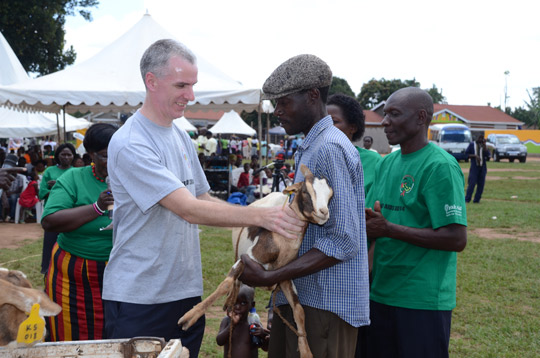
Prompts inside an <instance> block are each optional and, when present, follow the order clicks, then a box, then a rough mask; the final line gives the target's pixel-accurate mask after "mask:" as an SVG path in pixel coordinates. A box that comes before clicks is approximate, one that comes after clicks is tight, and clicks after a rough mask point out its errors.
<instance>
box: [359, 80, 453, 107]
mask: <svg viewBox="0 0 540 358" xmlns="http://www.w3.org/2000/svg"><path fill="white" fill-rule="evenodd" d="M405 87H420V82H417V81H416V79H414V78H413V79H412V80H405V81H402V80H396V79H394V80H385V79H384V78H381V79H380V80H376V79H374V78H372V79H371V80H370V81H369V82H368V83H364V84H363V85H362V89H361V90H360V93H359V94H358V97H357V99H358V102H360V104H361V105H362V107H364V108H366V109H370V108H373V107H375V106H376V105H378V104H379V103H381V102H383V101H386V100H387V99H388V97H390V95H391V94H392V93H394V92H395V91H397V90H398V89H401V88H405ZM425 91H426V92H427V93H429V95H430V96H431V98H433V103H446V97H444V96H443V94H442V89H441V90H439V89H438V88H437V87H436V86H435V85H433V86H432V87H431V88H428V89H426V90H425Z"/></svg>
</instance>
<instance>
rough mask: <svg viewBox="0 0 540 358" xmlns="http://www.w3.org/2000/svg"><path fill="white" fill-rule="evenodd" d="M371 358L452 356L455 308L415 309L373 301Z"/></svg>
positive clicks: (371, 313)
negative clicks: (451, 331) (444, 309)
mask: <svg viewBox="0 0 540 358" xmlns="http://www.w3.org/2000/svg"><path fill="white" fill-rule="evenodd" d="M370 315H371V326H370V327H369V330H368V335H367V356H368V357H369V358H389V357H392V358H448V345H449V343H450V326H451V321H452V311H430V310H415V309H408V308H402V307H394V306H388V305H384V304H381V303H377V302H374V301H370Z"/></svg>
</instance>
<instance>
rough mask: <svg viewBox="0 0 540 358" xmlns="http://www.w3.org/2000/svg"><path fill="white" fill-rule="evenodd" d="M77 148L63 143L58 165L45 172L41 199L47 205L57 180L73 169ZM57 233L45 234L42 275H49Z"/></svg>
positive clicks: (57, 158)
mask: <svg viewBox="0 0 540 358" xmlns="http://www.w3.org/2000/svg"><path fill="white" fill-rule="evenodd" d="M75 154H76V152H75V147H74V146H73V145H72V144H71V143H62V144H60V145H59V146H58V148H57V149H56V151H55V152H54V161H55V163H56V165H52V166H50V167H47V169H45V171H44V172H43V176H42V178H41V183H40V185H39V199H40V200H43V201H44V202H45V203H46V201H47V199H48V197H49V194H50V192H51V189H52V187H53V186H54V184H55V183H56V180H57V179H58V178H59V177H61V176H62V174H64V173H65V172H67V171H68V170H70V169H71V168H72V162H73V158H74V157H75ZM57 237H58V233H57V232H50V231H47V230H45V233H44V234H43V252H42V254H41V273H42V274H45V273H47V268H48V267H49V261H50V260H51V250H52V248H53V246H54V244H55V243H56V238H57Z"/></svg>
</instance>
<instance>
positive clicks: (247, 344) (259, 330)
mask: <svg viewBox="0 0 540 358" xmlns="http://www.w3.org/2000/svg"><path fill="white" fill-rule="evenodd" d="M254 297H255V290H254V289H253V288H252V287H249V286H246V285H243V284H242V285H241V286H240V289H239V290H238V297H237V298H236V303H235V305H234V307H233V310H232V311H231V312H227V317H225V318H223V320H222V321H221V325H220V327H219V333H218V335H217V337H216V342H217V344H218V345H219V346H224V347H223V357H225V358H230V357H234V358H244V357H245V358H253V357H258V348H259V347H258V346H257V345H255V343H253V339H252V335H251V334H250V327H249V326H250V325H249V323H248V314H249V311H250V309H251V308H252V307H255V300H254ZM231 323H232V326H233V328H232V339H231V345H232V350H231V356H229V333H230V326H231ZM253 336H256V337H259V338H261V341H262V344H261V346H260V347H261V348H262V349H263V350H264V351H265V352H267V351H268V342H269V340H270V331H268V330H265V329H264V328H263V327H261V326H260V325H257V327H256V328H255V329H254V332H253Z"/></svg>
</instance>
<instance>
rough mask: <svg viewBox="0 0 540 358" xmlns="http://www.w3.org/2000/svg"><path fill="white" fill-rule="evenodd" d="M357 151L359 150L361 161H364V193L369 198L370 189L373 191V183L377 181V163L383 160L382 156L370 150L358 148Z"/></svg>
mask: <svg viewBox="0 0 540 358" xmlns="http://www.w3.org/2000/svg"><path fill="white" fill-rule="evenodd" d="M356 149H357V150H358V153H360V160H361V161H362V169H363V171H364V192H365V195H366V196H367V195H368V193H369V189H371V186H372V185H373V181H374V180H375V169H376V167H377V163H379V162H380V161H381V160H382V156H381V155H380V154H379V153H377V152H374V151H372V150H369V149H365V148H360V147H356Z"/></svg>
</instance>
